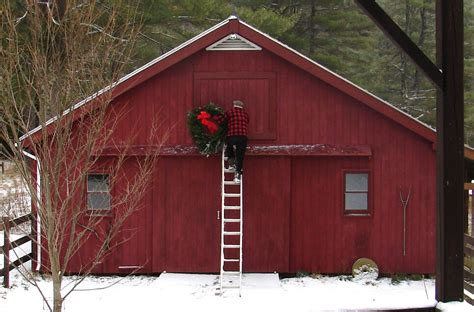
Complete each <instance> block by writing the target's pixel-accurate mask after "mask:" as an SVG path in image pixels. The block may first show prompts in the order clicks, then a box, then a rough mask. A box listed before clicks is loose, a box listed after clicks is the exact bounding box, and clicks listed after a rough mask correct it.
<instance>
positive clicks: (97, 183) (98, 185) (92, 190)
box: [87, 173, 111, 211]
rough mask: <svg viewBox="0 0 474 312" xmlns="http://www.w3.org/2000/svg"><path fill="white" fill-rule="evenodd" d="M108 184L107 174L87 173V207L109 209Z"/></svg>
mask: <svg viewBox="0 0 474 312" xmlns="http://www.w3.org/2000/svg"><path fill="white" fill-rule="evenodd" d="M110 197H111V196H110V185H109V175H108V174H95V173H94V174H88V175H87V209H89V210H99V211H105V210H109V209H110Z"/></svg>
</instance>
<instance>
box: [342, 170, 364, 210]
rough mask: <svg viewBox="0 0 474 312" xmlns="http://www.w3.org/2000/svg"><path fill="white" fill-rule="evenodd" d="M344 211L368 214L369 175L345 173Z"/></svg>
mask: <svg viewBox="0 0 474 312" xmlns="http://www.w3.org/2000/svg"><path fill="white" fill-rule="evenodd" d="M344 211H345V212H346V213H365V214H368V212H369V173H367V172H346V173H345V174H344Z"/></svg>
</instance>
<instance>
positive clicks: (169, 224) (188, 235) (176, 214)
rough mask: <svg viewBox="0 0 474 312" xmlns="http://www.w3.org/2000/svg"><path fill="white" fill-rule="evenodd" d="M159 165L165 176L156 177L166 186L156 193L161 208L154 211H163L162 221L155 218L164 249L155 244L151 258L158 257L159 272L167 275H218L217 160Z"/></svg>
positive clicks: (176, 160) (170, 161)
mask: <svg viewBox="0 0 474 312" xmlns="http://www.w3.org/2000/svg"><path fill="white" fill-rule="evenodd" d="M160 161H161V162H162V165H163V166H162V167H161V168H162V169H163V171H164V172H160V173H159V174H158V175H157V176H158V178H160V177H161V179H162V180H163V181H165V183H161V184H160V185H161V189H160V190H157V192H159V195H158V194H157V195H158V196H160V197H161V198H162V200H161V205H162V207H155V209H156V210H163V209H165V211H164V213H163V214H162V215H161V218H160V219H161V220H159V219H158V218H159V216H157V218H156V219H155V221H156V226H162V227H164V231H162V232H161V235H162V239H161V240H160V241H161V242H162V244H163V245H162V246H159V244H154V257H155V255H156V257H158V258H157V260H158V259H159V258H160V257H161V259H162V269H163V270H166V271H168V272H218V271H219V263H220V262H219V261H220V248H219V246H220V245H219V244H220V220H219V219H218V218H217V217H218V216H217V211H218V210H219V209H220V193H221V191H220V166H219V165H220V162H219V159H217V158H216V157H209V158H205V157H170V158H167V159H166V160H165V159H162V160H160ZM156 230H157V232H158V231H160V230H159V229H158V228H157V229H156ZM155 247H156V251H155ZM162 252H164V253H162ZM158 263H159V262H157V264H158Z"/></svg>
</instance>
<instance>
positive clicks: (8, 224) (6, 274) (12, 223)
mask: <svg viewBox="0 0 474 312" xmlns="http://www.w3.org/2000/svg"><path fill="white" fill-rule="evenodd" d="M2 221H3V222H2V223H0V231H2V230H3V246H0V247H1V250H2V253H3V268H2V269H0V276H3V286H4V287H6V288H9V287H10V271H11V270H13V269H14V268H16V267H19V266H20V265H22V264H23V263H25V262H28V261H30V260H33V259H34V252H33V250H34V248H33V247H34V246H31V250H32V251H31V252H30V253H29V254H27V255H24V256H22V257H20V258H18V259H16V260H15V261H13V262H10V259H9V258H10V250H12V249H14V248H16V247H19V246H21V245H23V244H25V243H28V242H30V241H32V232H33V231H31V230H30V231H29V234H28V235H26V236H23V237H20V238H19V239H17V240H15V241H13V242H12V241H10V232H11V230H12V229H13V228H15V227H17V226H19V225H21V224H23V223H26V222H28V221H31V222H33V215H32V214H28V215H25V216H22V217H19V218H16V219H13V220H10V219H9V218H8V217H3V218H2ZM33 228H34V227H33V224H32V225H31V229H33ZM32 245H33V244H32Z"/></svg>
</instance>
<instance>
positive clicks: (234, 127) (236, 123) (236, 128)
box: [217, 107, 250, 136]
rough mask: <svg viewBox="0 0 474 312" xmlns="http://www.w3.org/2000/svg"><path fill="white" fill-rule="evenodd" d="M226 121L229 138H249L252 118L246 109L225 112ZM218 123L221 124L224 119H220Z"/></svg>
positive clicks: (233, 109)
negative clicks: (237, 136) (242, 136)
mask: <svg viewBox="0 0 474 312" xmlns="http://www.w3.org/2000/svg"><path fill="white" fill-rule="evenodd" d="M225 120H226V121H227V136H233V135H245V136H247V133H248V130H249V122H250V118H249V114H248V113H247V112H246V111H245V109H243V108H240V107H233V108H231V109H229V110H228V111H227V112H225ZM217 121H218V122H219V123H221V122H222V121H223V118H219V119H218V120H217Z"/></svg>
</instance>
